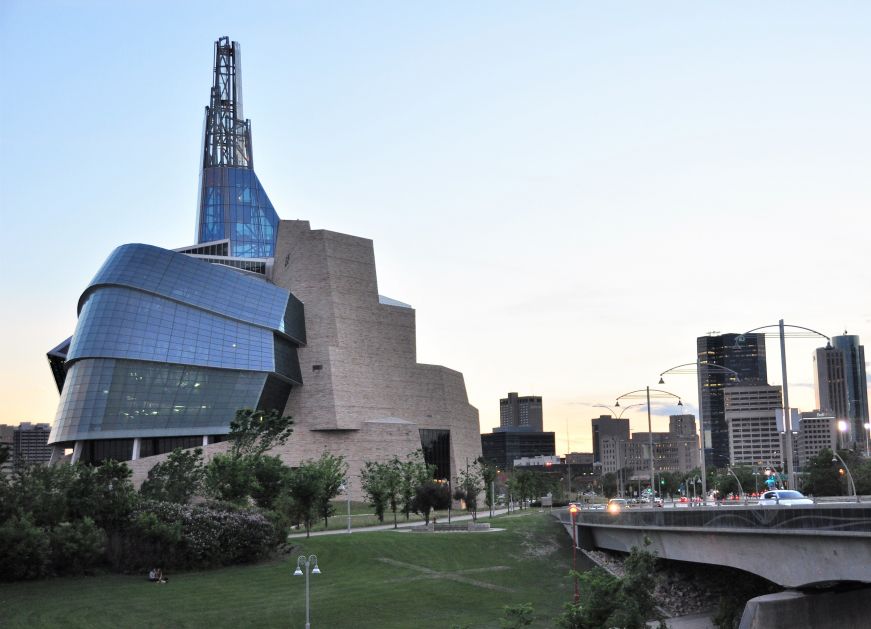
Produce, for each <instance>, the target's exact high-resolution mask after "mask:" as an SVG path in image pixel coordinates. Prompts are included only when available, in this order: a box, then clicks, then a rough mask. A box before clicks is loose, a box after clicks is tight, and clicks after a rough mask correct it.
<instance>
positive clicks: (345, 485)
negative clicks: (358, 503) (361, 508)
mask: <svg viewBox="0 0 871 629" xmlns="http://www.w3.org/2000/svg"><path fill="white" fill-rule="evenodd" d="M339 491H343V492H345V495H346V496H347V497H348V535H350V534H351V479H350V478H346V479H345V480H344V481H342V484H341V485H339Z"/></svg>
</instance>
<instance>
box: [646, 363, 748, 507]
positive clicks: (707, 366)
mask: <svg viewBox="0 0 871 629" xmlns="http://www.w3.org/2000/svg"><path fill="white" fill-rule="evenodd" d="M702 369H704V370H705V371H706V372H707V371H709V370H714V371H722V372H725V373H728V374H731V376H732V377H731V380H732V381H733V382H738V381H739V380H741V378H740V377H739V375H738V372H737V371H735V370H734V369H729V368H728V367H724V366H723V365H718V364H716V363H708V362H702V361H700V360H697V361H696V362H694V363H683V364H682V365H675V366H674V367H669V368H668V369H666V370H665V371H663V372H662V373H660V374H659V384H665V380H664V379H663V376H664V375H666V374H669V373H673V374H690V373H696V374H699V378H697V380H698V389H699V469H700V470H701V472H702V496H703V497H704V499H705V500H707V496H708V473H707V470H706V469H705V446H706V445H707V444H706V443H705V423H704V418H703V416H702V378H701V374H702Z"/></svg>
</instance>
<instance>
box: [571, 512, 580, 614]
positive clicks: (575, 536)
mask: <svg viewBox="0 0 871 629" xmlns="http://www.w3.org/2000/svg"><path fill="white" fill-rule="evenodd" d="M578 511H580V509H578V507H577V505H572V506H570V507H569V513H570V514H571V516H572V572H574V573H575V574H574V576H575V605H577V604H578V601H580V600H581V593H580V590H578V525H577V522H576V521H575V518H577V517H578Z"/></svg>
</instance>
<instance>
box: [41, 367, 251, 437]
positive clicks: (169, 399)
mask: <svg viewBox="0 0 871 629" xmlns="http://www.w3.org/2000/svg"><path fill="white" fill-rule="evenodd" d="M266 376H267V374H265V373H254V372H242V371H234V370H229V369H210V368H205V367H185V366H182V365H167V364H159V363H142V362H137V361H130V360H113V359H95V360H82V361H79V362H76V363H74V364H73V365H72V367H70V370H69V372H68V374H67V381H66V385H65V386H64V391H63V394H62V395H61V400H60V404H59V406H58V411H57V416H56V417H55V423H54V425H53V426H52V430H51V435H50V436H49V443H55V442H69V441H75V440H78V439H119V438H124V437H130V436H135V437H156V436H164V437H166V436H179V435H206V434H224V433H226V432H227V431H228V429H229V425H230V421H231V420H232V419H233V416H234V414H235V412H236V410H238V409H239V408H254V407H256V405H257V403H258V401H259V399H260V396H261V393H262V392H263V389H264V386H265V384H266Z"/></svg>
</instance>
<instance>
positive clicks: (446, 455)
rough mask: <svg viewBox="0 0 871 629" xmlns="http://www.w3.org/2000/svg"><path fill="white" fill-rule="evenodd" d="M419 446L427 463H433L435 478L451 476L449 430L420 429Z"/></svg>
mask: <svg viewBox="0 0 871 629" xmlns="http://www.w3.org/2000/svg"><path fill="white" fill-rule="evenodd" d="M420 447H421V450H423V460H424V461H425V462H426V464H427V465H435V478H439V479H442V478H444V479H450V478H451V431H450V430H437V429H433V428H421V429H420Z"/></svg>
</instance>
